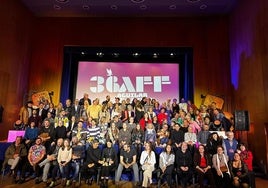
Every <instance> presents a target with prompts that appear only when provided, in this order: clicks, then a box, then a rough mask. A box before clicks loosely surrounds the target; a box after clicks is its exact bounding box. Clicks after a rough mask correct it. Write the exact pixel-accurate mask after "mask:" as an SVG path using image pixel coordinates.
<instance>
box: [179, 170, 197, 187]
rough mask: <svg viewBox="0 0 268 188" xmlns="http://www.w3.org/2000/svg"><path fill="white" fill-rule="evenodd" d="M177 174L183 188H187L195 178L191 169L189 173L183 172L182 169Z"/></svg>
mask: <svg viewBox="0 0 268 188" xmlns="http://www.w3.org/2000/svg"><path fill="white" fill-rule="evenodd" d="M177 173H178V177H179V180H180V183H181V186H182V187H183V188H184V187H187V183H188V182H189V180H190V179H191V178H192V177H193V172H192V171H191V170H190V169H189V170H188V171H182V170H181V169H178V172H177Z"/></svg>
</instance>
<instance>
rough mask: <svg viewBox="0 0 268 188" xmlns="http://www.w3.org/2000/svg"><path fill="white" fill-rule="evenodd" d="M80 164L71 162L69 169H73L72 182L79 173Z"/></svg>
mask: <svg viewBox="0 0 268 188" xmlns="http://www.w3.org/2000/svg"><path fill="white" fill-rule="evenodd" d="M80 164H81V163H80V162H79V161H72V163H71V167H72V169H74V173H73V177H72V180H77V178H78V175H79V171H80Z"/></svg>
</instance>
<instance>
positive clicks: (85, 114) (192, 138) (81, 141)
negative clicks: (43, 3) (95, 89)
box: [3, 94, 253, 188]
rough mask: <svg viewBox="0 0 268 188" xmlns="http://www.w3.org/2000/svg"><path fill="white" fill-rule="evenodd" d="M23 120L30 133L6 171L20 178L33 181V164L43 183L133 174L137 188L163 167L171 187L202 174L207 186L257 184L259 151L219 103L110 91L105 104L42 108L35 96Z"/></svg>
mask: <svg viewBox="0 0 268 188" xmlns="http://www.w3.org/2000/svg"><path fill="white" fill-rule="evenodd" d="M19 117H20V121H21V125H20V128H23V129H25V135H24V137H17V138H16V141H15V142H14V143H13V144H12V145H10V146H9V148H8V149H7V150H6V152H5V161H4V164H3V170H4V169H5V167H6V166H7V165H10V172H9V174H10V175H13V180H14V183H18V184H21V183H23V182H25V178H26V174H27V172H29V169H31V170H30V172H29V173H34V174H35V183H36V184H38V183H41V182H44V183H45V184H46V186H48V187H54V186H55V185H56V180H57V176H58V172H60V178H61V183H62V185H63V186H73V187H75V186H76V185H77V184H76V182H77V181H78V176H79V173H80V174H81V177H82V179H84V180H85V182H86V183H88V184H92V182H93V181H94V177H95V178H96V174H98V178H99V180H98V181H100V185H101V186H102V187H108V180H109V178H110V176H111V174H114V181H115V183H116V185H118V186H120V180H121V176H122V173H124V172H126V171H130V172H131V173H132V180H133V183H134V185H135V186H142V187H149V186H150V185H151V184H152V183H154V181H153V179H154V177H153V176H154V172H155V171H156V170H158V171H159V174H160V176H157V179H158V180H159V181H161V182H162V183H163V184H166V185H167V186H168V187H173V186H174V185H175V184H176V183H179V184H180V185H181V186H182V187H187V186H188V184H190V183H194V179H197V181H196V182H197V183H198V184H199V185H200V187H201V188H202V187H204V186H205V184H208V185H209V186H210V187H216V186H217V187H232V186H234V187H245V188H246V187H249V185H252V182H253V178H252V160H253V157H252V153H251V152H250V151H249V150H247V149H246V146H245V144H243V143H238V141H237V140H236V139H235V138H234V133H233V132H232V130H233V128H232V123H233V122H232V119H228V118H226V117H225V115H224V113H223V112H222V111H221V110H220V109H218V108H216V104H215V103H212V104H211V105H210V106H205V105H201V106H200V108H197V107H196V106H195V105H194V104H193V103H192V102H191V101H190V100H189V101H185V100H184V99H181V100H180V101H179V102H177V99H173V100H172V101H171V99H167V101H165V102H162V103H161V104H160V102H159V101H157V100H156V99H152V98H149V97H144V98H142V99H141V100H138V99H136V98H134V99H133V100H132V101H131V100H130V99H129V98H127V99H126V100H122V101H120V98H118V97H116V98H115V100H114V102H112V100H111V99H110V96H109V95H107V97H106V100H105V101H103V102H102V103H100V101H99V99H94V100H93V101H92V102H91V100H90V99H89V96H88V94H84V97H83V98H81V99H80V100H79V99H76V100H75V101H74V103H72V102H71V100H70V99H67V100H66V101H65V104H64V105H63V104H62V103H59V104H58V105H57V106H56V107H54V104H53V103H49V102H48V101H47V100H45V101H42V102H40V104H39V106H37V107H34V106H33V104H32V102H31V101H29V102H27V104H26V105H25V106H23V107H22V108H21V110H20V113H19ZM15 128H17V127H16V126H15ZM218 131H224V132H225V133H226V136H227V138H223V137H222V136H219V134H218ZM29 167H32V168H29ZM18 170H20V176H19V177H17V174H18V173H17V172H18ZM140 172H142V173H141V174H142V176H140ZM174 176H176V177H177V178H175V179H178V182H174V178H173V177H174ZM49 179H50V180H49ZM140 182H141V183H140Z"/></svg>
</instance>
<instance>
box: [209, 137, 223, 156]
mask: <svg viewBox="0 0 268 188" xmlns="http://www.w3.org/2000/svg"><path fill="white" fill-rule="evenodd" d="M221 145H222V139H221V138H220V137H219V135H218V133H217V132H213V133H211V134H210V135H209V137H208V140H207V145H206V147H207V151H208V153H209V154H210V155H211V156H213V155H214V154H216V153H217V147H218V146H221Z"/></svg>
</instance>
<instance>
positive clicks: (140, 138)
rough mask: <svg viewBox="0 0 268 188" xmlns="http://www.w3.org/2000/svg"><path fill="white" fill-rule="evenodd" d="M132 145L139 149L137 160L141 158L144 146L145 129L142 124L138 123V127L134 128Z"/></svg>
mask: <svg viewBox="0 0 268 188" xmlns="http://www.w3.org/2000/svg"><path fill="white" fill-rule="evenodd" d="M131 141H132V145H133V146H134V147H135V148H136V151H137V161H138V160H139V159H140V156H141V151H142V146H143V142H144V131H143V130H142V129H141V126H140V124H137V125H136V128H134V129H133V131H132V133H131Z"/></svg>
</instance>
